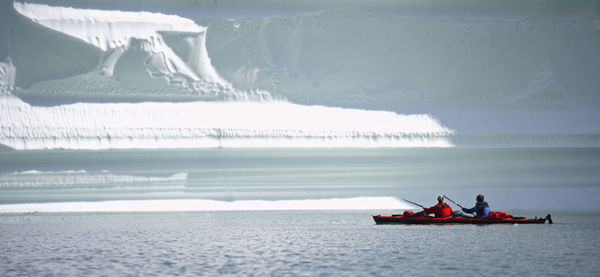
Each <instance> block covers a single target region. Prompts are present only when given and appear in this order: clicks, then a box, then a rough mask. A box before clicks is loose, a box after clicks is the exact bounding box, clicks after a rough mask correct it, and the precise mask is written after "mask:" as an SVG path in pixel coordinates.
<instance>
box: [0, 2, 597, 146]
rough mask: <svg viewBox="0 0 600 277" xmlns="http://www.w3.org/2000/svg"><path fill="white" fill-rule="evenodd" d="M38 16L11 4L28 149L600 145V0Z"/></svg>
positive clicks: (37, 9)
mask: <svg viewBox="0 0 600 277" xmlns="http://www.w3.org/2000/svg"><path fill="white" fill-rule="evenodd" d="M35 2H36V3H27V2H21V1H14V2H13V1H4V2H2V3H1V4H0V5H1V6H0V8H1V9H0V23H1V24H0V96H1V97H0V106H1V108H2V110H0V114H1V116H2V118H1V122H2V123H1V124H2V125H0V132H1V133H0V144H2V145H4V146H8V147H11V148H14V149H56V148H65V149H108V148H175V147H176V148H187V147H449V146H541V147H547V146H552V147H553V146H557V147H564V146H583V147H588V146H598V145H600V139H598V138H599V137H600V136H599V135H598V134H600V125H598V124H596V119H597V117H598V116H599V115H600V112H599V111H600V109H598V105H600V98H599V97H598V96H599V94H598V93H597V90H598V87H600V83H598V80H600V79H599V78H596V74H595V72H598V70H597V69H598V66H599V65H600V60H599V58H598V57H600V53H599V52H600V50H599V49H600V37H599V36H598V30H599V27H598V26H600V24H599V22H600V19H599V18H600V15H599V14H598V12H597V11H598V9H597V2H595V1H585V0H582V1H577V4H564V3H563V2H562V1H555V0H551V1H528V2H527V3H522V2H520V1H512V0H506V1H501V3H496V2H495V1H470V0H452V1H445V2H444V3H435V4H432V3H428V2H427V3H425V2H423V3H418V2H414V1H388V2H384V3H380V4H377V5H374V4H370V3H368V2H361V1H352V2H350V3H344V4H343V5H339V3H338V2H337V1H322V2H319V3H306V2H302V1H298V2H296V1H292V2H293V4H290V5H289V6H283V7H282V6H281V5H278V4H275V3H273V2H271V1H259V2H258V3H255V4H253V5H249V4H248V3H243V1H241V2H240V1H233V2H227V3H221V2H215V3H213V2H211V1H199V2H193V3H191V2H188V1H180V2H179V1H175V2H172V3H169V4H165V3H160V2H157V1H122V2H103V1H93V0H91V1H84V2H81V1H64V2H61V3H62V4H61V5H63V6H58V5H57V4H56V3H53V2H52V1H45V0H39V1H35ZM240 7H244V8H245V10H244V11H245V12H239V11H240V9H239V8H240Z"/></svg>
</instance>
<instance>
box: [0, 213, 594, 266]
mask: <svg viewBox="0 0 600 277" xmlns="http://www.w3.org/2000/svg"><path fill="white" fill-rule="evenodd" d="M376 212H380V213H382V214H389V213H392V212H397V211H376ZM371 213H373V211H250V212H188V213H63V214H44V213H38V214H28V215H23V214H5V215H0V249H2V250H1V251H0V276H82V275H89V276H98V275H103V276H115V275H120V276H123V275H143V276H164V275H188V276H197V275H201V276H217V275H237V276H239V275H243V276H253V275H254V276H265V275H274V276H410V275H417V276H436V275H446V276H481V275H490V276H600V264H599V263H598V260H600V249H598V245H600V236H599V234H600V214H599V213H590V214H578V213H557V212H555V213H554V214H553V217H554V220H555V224H553V225H549V224H544V225H487V226H476V225H421V226H419V225H416V226H407V225H375V224H374V222H373V220H372V219H371V217H370V214H371ZM519 215H526V216H533V215H538V216H541V215H542V214H536V213H532V212H527V211H522V212H520V213H519Z"/></svg>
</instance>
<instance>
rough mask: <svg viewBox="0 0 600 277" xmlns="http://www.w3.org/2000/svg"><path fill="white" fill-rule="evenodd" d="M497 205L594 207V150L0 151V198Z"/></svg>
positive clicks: (597, 175)
mask: <svg viewBox="0 0 600 277" xmlns="http://www.w3.org/2000/svg"><path fill="white" fill-rule="evenodd" d="M478 193H483V194H485V195H486V197H487V199H486V200H488V201H489V202H490V204H492V208H493V209H504V210H506V209H539V210H547V209H561V210H562V209H567V210H590V209H592V210H597V211H600V201H598V199H599V197H600V148H449V149H439V148H433V149H427V148H425V149H424V148H419V149H414V148H413V149H198V150H109V151H104V150H103V151H66V150H65V151H11V152H0V204H8V203H30V202H49V201H98V200H119V199H179V198H196V199H213V200H225V201H233V200H252V199H259V200H285V199H324V198H325V199H326V198H346V197H360V196H393V197H398V198H407V199H410V200H413V201H417V202H421V203H423V204H424V205H430V204H434V203H435V198H436V196H437V195H438V194H446V195H448V196H450V197H452V198H453V199H454V200H457V201H459V202H460V203H464V204H465V205H470V204H472V203H473V202H474V201H475V199H474V198H475V195H476V194H478Z"/></svg>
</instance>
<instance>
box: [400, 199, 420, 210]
mask: <svg viewBox="0 0 600 277" xmlns="http://www.w3.org/2000/svg"><path fill="white" fill-rule="evenodd" d="M402 200H404V201H406V202H408V203H410V204H413V205H415V206H418V207H421V208H423V205H421V204H418V203H415V202H413V201H410V200H406V199H404V198H402Z"/></svg>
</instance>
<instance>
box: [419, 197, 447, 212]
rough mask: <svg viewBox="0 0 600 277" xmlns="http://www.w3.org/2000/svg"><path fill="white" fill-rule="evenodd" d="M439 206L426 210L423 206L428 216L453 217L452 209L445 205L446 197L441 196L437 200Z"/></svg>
mask: <svg viewBox="0 0 600 277" xmlns="http://www.w3.org/2000/svg"><path fill="white" fill-rule="evenodd" d="M437 200H438V203H437V205H435V206H433V207H431V208H425V207H424V206H421V208H423V210H424V211H425V213H426V214H435V217H447V216H451V215H452V208H450V206H449V205H448V204H446V203H444V196H443V195H440V196H438V198H437Z"/></svg>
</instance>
